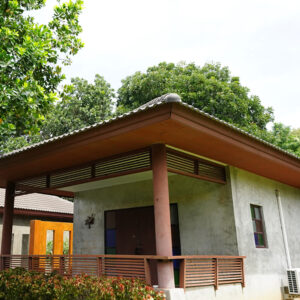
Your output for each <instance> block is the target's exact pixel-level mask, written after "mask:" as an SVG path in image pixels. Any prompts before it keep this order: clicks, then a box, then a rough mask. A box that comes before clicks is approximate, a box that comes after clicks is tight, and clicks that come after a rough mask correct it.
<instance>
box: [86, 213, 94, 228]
mask: <svg viewBox="0 0 300 300" xmlns="http://www.w3.org/2000/svg"><path fill="white" fill-rule="evenodd" d="M94 222H95V215H94V214H91V215H90V216H88V217H87V218H86V220H85V225H88V226H89V229H90V228H91V225H93V224H94Z"/></svg>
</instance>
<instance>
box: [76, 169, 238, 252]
mask: <svg viewBox="0 0 300 300" xmlns="http://www.w3.org/2000/svg"><path fill="white" fill-rule="evenodd" d="M169 187H170V202H171V203H177V204H178V217H179V228H180V239H181V251H182V254H210V255H213V254H223V255H226V254H228V255H230V254H231V255H237V252H238V249H237V241H236V232H235V226H234V217H233V207H232V199H231V196H230V194H231V193H230V185H221V184H215V183H209V182H204V181H201V180H198V179H193V178H189V177H185V176H179V175H173V176H169ZM149 205H153V195H152V181H151V180H146V181H141V182H135V183H129V184H122V185H119V186H112V187H105V188H102V189H95V190H89V191H84V192H78V193H77V194H76V196H75V204H74V253H77V254H101V253H104V211H106V210H112V209H121V208H130V207H138V206H149ZM91 214H95V224H94V225H92V227H91V228H90V229H88V227H87V226H86V225H85V219H86V218H87V216H89V215H91Z"/></svg>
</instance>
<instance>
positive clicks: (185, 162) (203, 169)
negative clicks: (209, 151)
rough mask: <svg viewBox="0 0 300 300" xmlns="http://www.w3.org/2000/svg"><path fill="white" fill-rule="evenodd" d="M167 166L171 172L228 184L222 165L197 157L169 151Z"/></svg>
mask: <svg viewBox="0 0 300 300" xmlns="http://www.w3.org/2000/svg"><path fill="white" fill-rule="evenodd" d="M167 164H168V169H169V171H170V172H172V171H174V172H176V171H177V172H178V173H183V175H184V174H187V175H188V174H192V175H194V176H195V177H199V178H202V179H207V180H210V181H215V182H220V183H224V182H226V174H225V168H224V167H223V166H221V165H217V164H214V163H211V162H209V161H205V160H201V159H199V158H197V157H195V156H191V155H185V154H183V153H180V152H178V151H174V150H171V149H168V150H167Z"/></svg>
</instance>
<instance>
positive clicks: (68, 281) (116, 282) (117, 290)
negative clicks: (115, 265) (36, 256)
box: [0, 268, 165, 300]
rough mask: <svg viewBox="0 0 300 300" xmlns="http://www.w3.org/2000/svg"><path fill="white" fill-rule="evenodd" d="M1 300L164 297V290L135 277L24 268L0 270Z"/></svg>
mask: <svg viewBox="0 0 300 300" xmlns="http://www.w3.org/2000/svg"><path fill="white" fill-rule="evenodd" d="M0 299H5V300H48V299H49V300H50V299H51V300H52V299H53V300H54V299H55V300H98V299H101V300H129V299H132V300H162V299H165V296H164V294H163V293H162V292H157V291H155V290H154V289H153V288H152V287H150V286H147V285H146V284H144V283H143V282H141V281H139V280H136V279H131V280H129V279H124V278H109V277H102V278H96V277H91V276H87V275H78V276H75V277H72V278H68V277H63V276H60V275H58V274H54V273H52V274H42V273H38V272H33V271H26V270H24V269H22V268H16V269H13V270H11V269H10V270H5V271H2V272H0Z"/></svg>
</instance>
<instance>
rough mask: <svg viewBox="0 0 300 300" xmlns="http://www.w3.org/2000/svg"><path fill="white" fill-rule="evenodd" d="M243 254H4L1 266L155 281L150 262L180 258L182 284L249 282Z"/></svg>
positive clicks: (0, 258)
mask: <svg viewBox="0 0 300 300" xmlns="http://www.w3.org/2000/svg"><path fill="white" fill-rule="evenodd" d="M244 258H245V257H243V256H205V255H192V256H157V255H0V270H4V269H9V268H16V267H23V268H25V269H27V270H34V271H38V272H43V273H51V272H53V271H56V272H57V273H59V274H61V275H64V276H74V275H78V274H82V273H85V274H88V275H92V276H118V277H124V278H139V279H141V280H143V281H145V282H146V283H147V284H151V272H150V264H149V262H150V261H152V260H155V261H180V282H179V287H181V288H188V287H199V286H209V285H213V286H215V288H216V289H217V288H218V286H219V285H222V284H231V283H241V284H242V286H243V287H244V286H245V278H244V277H245V276H244Z"/></svg>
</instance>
